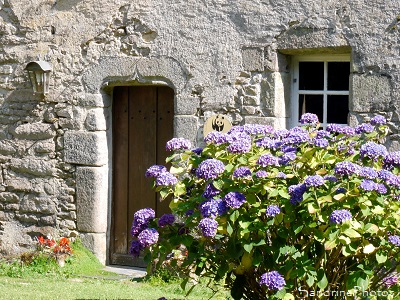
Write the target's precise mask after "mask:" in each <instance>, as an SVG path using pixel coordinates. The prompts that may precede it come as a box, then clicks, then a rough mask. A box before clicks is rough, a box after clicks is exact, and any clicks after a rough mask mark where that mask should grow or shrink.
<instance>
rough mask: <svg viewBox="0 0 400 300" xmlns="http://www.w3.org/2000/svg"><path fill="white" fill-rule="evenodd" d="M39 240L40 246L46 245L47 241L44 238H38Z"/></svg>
mask: <svg viewBox="0 0 400 300" xmlns="http://www.w3.org/2000/svg"><path fill="white" fill-rule="evenodd" d="M37 240H38V242H39V244H40V245H44V244H45V243H46V239H45V238H44V237H42V236H39V237H38V238H37Z"/></svg>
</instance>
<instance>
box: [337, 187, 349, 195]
mask: <svg viewBox="0 0 400 300" xmlns="http://www.w3.org/2000/svg"><path fill="white" fill-rule="evenodd" d="M346 192H347V190H346V189H345V188H342V187H340V188H337V189H336V191H335V194H345V193H346Z"/></svg>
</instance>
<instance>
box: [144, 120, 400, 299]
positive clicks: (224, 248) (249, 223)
mask: <svg viewBox="0 0 400 300" xmlns="http://www.w3.org/2000/svg"><path fill="white" fill-rule="evenodd" d="M377 120H379V118H378V119H377ZM384 123H385V122H381V123H379V122H378V123H377V124H373V125H374V126H372V127H373V128H374V131H372V132H371V131H364V132H361V133H358V134H356V133H355V132H354V129H352V128H350V127H335V126H332V127H331V128H330V131H329V132H322V131H318V127H317V126H314V125H312V124H305V125H303V126H302V127H301V128H294V129H292V130H290V131H277V132H275V131H274V130H273V129H272V128H269V127H268V126H253V127H252V126H247V127H246V126H243V127H234V129H233V130H232V131H231V133H229V134H225V135H224V134H215V136H214V137H210V138H209V139H208V140H207V146H206V147H205V148H204V149H203V151H202V152H201V154H196V153H194V152H191V151H188V150H177V151H175V153H174V154H172V155H171V156H170V158H169V159H168V161H169V162H170V163H171V164H172V169H173V173H174V175H176V176H177V178H178V180H179V182H178V184H176V185H174V186H170V185H169V186H158V187H157V190H159V191H160V192H161V195H162V196H163V197H164V198H166V197H167V196H168V195H172V196H173V199H172V201H171V205H170V207H171V210H172V212H173V214H174V215H175V217H176V220H175V222H174V223H173V224H171V225H168V226H164V227H158V225H157V221H158V220H157V219H154V220H152V221H151V222H150V224H148V225H149V226H150V227H154V228H157V230H158V231H159V233H160V238H159V241H158V243H156V244H154V245H152V246H151V247H150V248H147V249H146V252H147V254H148V256H147V257H148V258H149V261H155V262H156V267H160V266H162V264H163V263H164V261H165V260H167V256H168V254H170V253H171V252H173V251H175V250H176V249H177V248H182V247H184V248H185V249H186V250H187V255H184V258H183V259H182V258H180V259H179V260H175V265H176V268H177V269H179V270H180V272H181V274H183V276H184V277H185V278H186V280H185V281H186V282H187V278H189V276H192V275H193V274H195V275H196V276H199V277H208V278H212V279H214V280H215V281H220V280H221V279H224V280H225V284H226V286H227V287H229V288H230V289H231V294H232V297H233V298H234V299H241V298H245V299H265V298H266V297H268V299H294V298H300V297H305V296H307V295H308V296H312V294H313V293H314V295H315V294H318V296H319V299H328V298H329V296H332V295H335V294H332V293H334V292H337V293H339V292H342V293H347V294H346V295H347V296H350V295H357V296H360V295H361V294H362V292H364V295H365V293H369V294H367V295H368V296H369V298H370V299H373V298H374V297H375V295H376V293H375V292H378V291H379V292H384V294H383V295H384V296H385V297H386V298H388V299H390V298H391V297H392V298H393V297H394V296H393V295H394V294H395V293H397V292H398V291H399V289H398V285H397V284H391V286H387V285H385V284H384V283H385V280H386V279H387V278H388V277H390V276H392V277H393V276H397V271H398V269H399V267H398V263H399V261H400V247H398V246H400V244H399V245H396V243H391V242H389V241H388V237H389V235H392V236H395V235H398V234H399V231H400V229H399V228H400V226H399V225H400V217H399V212H400V210H399V208H400V204H399V202H398V199H399V195H400V180H399V178H400V177H399V176H398V174H399V172H400V169H399V164H400V161H396V159H392V160H393V161H391V163H389V162H390V159H389V158H388V157H389V154H388V152H387V150H386V148H385V147H384V146H383V145H381V144H380V143H381V142H382V141H384V138H385V135H386V134H387V132H388V127H387V126H386V125H385V124H384ZM340 128H342V129H340ZM360 130H361V129H360ZM361 131H362V130H361ZM246 132H247V133H246ZM321 133H325V134H326V135H325V136H323V137H320V135H321ZM247 136H248V137H247ZM221 139H222V140H223V139H225V140H223V142H220V141H221ZM263 139H264V140H263ZM320 139H324V142H325V141H326V144H323V143H321V144H319V143H318V141H316V140H320ZM244 140H250V142H251V148H249V149H245V150H244V148H240V147H241V145H239V146H238V149H239V150H238V149H236V150H235V148H234V147H233V145H234V143H235V141H239V143H242V144H245V142H246V141H244ZM289 148H292V149H289ZM289 152H290V154H288V153H289ZM264 155H269V156H270V157H272V160H271V161H268V162H264V163H263V162H261V158H260V157H262V156H264ZM394 155H395V157H400V153H394ZM396 155H398V156H396ZM210 158H213V159H218V160H219V161H220V162H222V163H223V165H224V166H225V168H224V170H223V172H222V173H221V174H219V175H218V176H216V177H211V176H210V177H207V176H205V177H204V176H203V177H202V176H198V174H196V172H195V171H194V170H196V169H197V168H198V167H199V165H200V164H201V163H203V162H204V161H205V160H207V159H210ZM273 159H276V161H275V162H274V160H273ZM277 161H279V163H276V162H277ZM342 162H348V163H349V164H351V165H352V166H356V169H355V170H353V171H349V170H347V169H346V167H345V168H344V169H345V170H342V169H340V167H339V166H340V163H342ZM239 167H246V168H248V169H249V170H250V172H251V174H250V175H249V176H244V177H241V176H237V174H238V173H235V171H237V170H238V168H239ZM363 167H369V168H372V169H373V170H372V171H373V172H375V173H376V172H381V175H380V176H378V175H368V174H366V173H368V172H367V171H368V170H369V171H371V170H370V169H368V170H367V169H365V172H364V173H362V172H360V170H361V168H363ZM210 170H211V171H212V168H210ZM382 170H386V171H387V172H388V173H390V176H392V177H390V178H388V177H385V176H383V174H384V173H383V172H384V171H382ZM211 171H210V172H211ZM259 171H264V173H263V174H261V173H257V172H259ZM372 171H371V172H372ZM346 172H347V173H346ZM375 173H374V174H375ZM319 176H320V177H319ZM388 176H389V175H388ZM313 177H315V178H317V179H319V178H323V182H322V183H321V182H319V183H318V182H317V183H316V182H314V181H307V180H309V179H310V178H313ZM209 184H212V186H213V187H214V189H216V190H217V194H216V195H214V196H212V197H210V198H211V199H209V200H208V201H216V200H217V199H223V201H222V202H224V203H225V204H226V205H227V203H228V202H227V200H226V199H225V196H226V195H227V194H228V193H230V192H239V193H242V194H243V195H244V196H245V197H246V201H245V202H244V203H243V204H241V205H238V206H237V207H231V208H230V209H229V210H228V211H227V212H226V213H218V214H217V215H213V216H211V217H212V218H214V219H215V220H216V221H217V222H218V228H217V230H216V231H215V232H214V233H213V234H211V235H210V234H205V233H204V231H202V229H201V228H200V227H199V223H200V222H201V220H203V219H204V217H206V216H205V213H204V212H203V211H202V209H201V205H202V203H204V201H206V199H205V198H204V197H203V193H204V191H205V190H206V187H207V185H209ZM368 184H369V185H368ZM371 186H372V187H371ZM183 187H185V188H183ZM295 187H298V188H299V189H296V188H295ZM271 205H275V206H277V207H278V208H279V209H280V212H279V213H274V214H272V215H271V214H270V209H271ZM189 211H190V212H192V213H188V212H189ZM343 211H345V212H346V213H349V214H350V217H346V218H344V217H343V214H342V213H343ZM335 213H338V214H339V219H335V218H334V216H335ZM183 229H184V230H183ZM182 245H183V246H182ZM271 271H277V272H278V273H279V274H281V275H282V276H283V278H284V280H285V285H284V287H278V288H274V287H272V286H269V285H268V284H263V282H261V281H260V278H261V275H263V274H266V273H268V272H271ZM185 281H184V283H185ZM395 281H397V277H396V280H395ZM183 285H184V284H183ZM374 293H375V294H374Z"/></svg>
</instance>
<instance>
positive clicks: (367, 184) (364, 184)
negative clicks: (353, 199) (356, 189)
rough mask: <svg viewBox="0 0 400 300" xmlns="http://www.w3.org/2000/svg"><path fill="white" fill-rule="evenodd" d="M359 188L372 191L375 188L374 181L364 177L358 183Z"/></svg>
mask: <svg viewBox="0 0 400 300" xmlns="http://www.w3.org/2000/svg"><path fill="white" fill-rule="evenodd" d="M360 189H362V190H364V191H366V192H372V191H374V190H375V189H376V183H375V182H374V181H372V180H369V179H364V180H363V181H361V183H360Z"/></svg>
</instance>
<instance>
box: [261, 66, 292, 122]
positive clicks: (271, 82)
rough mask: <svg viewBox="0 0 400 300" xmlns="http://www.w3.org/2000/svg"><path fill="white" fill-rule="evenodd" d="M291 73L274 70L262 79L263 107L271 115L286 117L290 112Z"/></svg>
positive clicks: (266, 113)
mask: <svg viewBox="0 0 400 300" xmlns="http://www.w3.org/2000/svg"><path fill="white" fill-rule="evenodd" d="M289 89H290V75H289V74H287V73H280V72H274V73H270V74H268V75H267V76H266V77H264V78H263V79H262V81H261V99H262V100H263V103H262V104H261V109H262V110H263V111H264V112H265V115H267V116H269V117H278V118H284V117H286V116H288V115H289V114H290V112H289V111H290V107H289V105H288V104H287V103H289V101H290V92H289Z"/></svg>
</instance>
